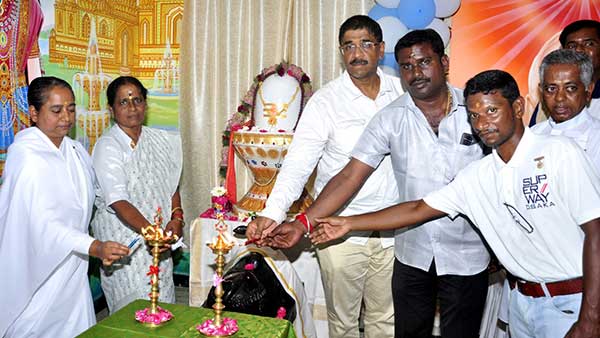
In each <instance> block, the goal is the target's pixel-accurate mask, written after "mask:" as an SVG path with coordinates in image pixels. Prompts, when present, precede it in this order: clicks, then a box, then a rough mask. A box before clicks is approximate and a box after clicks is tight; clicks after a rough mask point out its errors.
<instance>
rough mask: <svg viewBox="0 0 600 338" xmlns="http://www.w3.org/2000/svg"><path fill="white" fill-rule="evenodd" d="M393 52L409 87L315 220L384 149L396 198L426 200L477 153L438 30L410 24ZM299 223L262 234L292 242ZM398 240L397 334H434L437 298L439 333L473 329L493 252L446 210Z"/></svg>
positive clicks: (466, 333)
mask: <svg viewBox="0 0 600 338" xmlns="http://www.w3.org/2000/svg"><path fill="white" fill-rule="evenodd" d="M395 55H396V61H397V62H398V65H399V66H400V79H401V82H402V85H403V87H404V88H406V90H407V91H408V93H405V94H404V95H402V96H401V97H400V98H398V99H397V100H395V101H394V102H392V103H391V104H389V105H388V106H387V107H386V108H384V109H383V110H381V111H380V112H379V113H378V114H377V115H375V117H374V118H373V119H372V120H371V122H370V123H369V125H368V126H367V128H366V129H365V131H364V132H363V134H362V136H361V138H360V139H359V141H358V142H357V143H356V146H355V148H354V150H353V151H352V157H353V158H352V159H351V160H350V162H349V163H348V164H347V165H346V166H345V167H344V169H342V171H341V172H340V173H339V174H337V175H336V176H335V177H334V178H333V179H331V180H330V181H329V183H328V184H327V186H326V187H325V188H324V189H323V191H322V192H321V194H320V195H319V198H318V199H317V200H316V201H315V202H314V203H313V205H312V206H311V207H310V208H309V209H308V210H307V211H306V215H307V218H308V219H309V221H310V223H311V224H317V223H318V222H316V221H315V219H316V218H318V217H322V216H328V215H331V214H333V213H335V211H336V210H337V209H338V208H339V207H340V206H341V205H343V204H344V203H346V201H347V200H348V199H349V198H351V196H353V195H354V193H355V192H356V191H357V190H358V189H359V188H360V187H361V186H366V185H368V184H369V183H368V181H367V182H365V180H367V178H368V179H369V180H371V179H372V178H373V177H372V173H374V172H376V168H377V167H378V165H379V163H380V162H381V161H382V159H384V158H386V154H388V153H389V154H390V156H391V160H392V166H393V168H394V174H395V178H396V183H397V185H398V189H399V197H400V201H409V200H412V199H416V198H422V197H424V196H425V195H426V194H427V193H429V192H431V191H434V190H436V189H439V188H441V187H443V186H444V185H446V184H448V183H449V182H450V181H451V180H452V179H453V178H454V176H455V175H456V173H457V172H458V171H459V170H460V169H462V168H463V167H465V166H466V165H468V164H469V163H471V162H473V161H475V160H478V159H480V158H482V157H483V146H482V145H481V144H480V143H479V142H478V140H477V139H476V138H475V137H474V136H473V132H472V130H471V126H470V125H469V121H468V119H467V114H466V111H465V107H464V104H463V100H462V94H461V91H460V90H459V89H457V88H454V87H453V86H451V85H450V84H449V83H447V79H446V73H447V72H448V67H449V63H448V56H447V55H445V54H444V44H443V42H442V39H441V38H440V36H439V35H438V34H437V33H436V32H435V31H434V30H431V29H425V30H415V31H411V32H409V33H407V34H406V35H405V36H404V37H402V38H401V39H400V40H399V41H398V43H397V44H396V46H395ZM374 222H375V223H374V225H375V224H376V223H377V221H376V220H375V219H374ZM304 231H305V230H304V228H303V227H302V224H299V223H298V222H296V223H295V224H292V225H291V226H289V227H288V226H286V227H280V228H278V229H275V230H274V232H273V233H272V236H274V237H273V241H271V242H269V240H267V241H266V242H267V243H268V244H271V245H274V246H288V245H290V244H293V243H294V241H295V240H297V239H296V238H299V237H300V236H301V234H302V233H303V232H304ZM288 234H289V235H288ZM281 239H285V240H286V241H285V242H284V243H282V242H281ZM394 246H395V258H396V259H395V261H394V273H393V277H392V295H393V298H394V311H395V314H394V317H395V322H394V324H395V336H396V337H398V338H399V337H427V338H430V337H431V334H432V330H433V323H434V318H435V312H436V300H437V299H438V298H439V301H440V313H441V334H442V336H443V337H446V338H470V337H478V336H479V327H480V323H481V317H482V314H483V309H484V305H485V300H486V295H487V288H488V272H487V267H488V264H489V262H490V256H489V253H488V251H487V249H486V247H485V246H484V244H483V242H482V241H481V238H480V236H479V235H478V234H477V233H476V232H475V231H474V230H473V228H472V226H471V224H470V223H469V221H468V220H466V219H464V218H462V217H459V218H456V219H454V220H451V219H448V218H444V219H438V220H434V221H432V222H428V223H426V224H424V225H423V226H420V227H416V228H414V229H402V230H398V231H396V233H395V243H394Z"/></svg>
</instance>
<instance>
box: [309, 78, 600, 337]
mask: <svg viewBox="0 0 600 338" xmlns="http://www.w3.org/2000/svg"><path fill="white" fill-rule="evenodd" d="M464 96H465V100H466V103H467V110H468V114H469V119H470V121H471V125H472V126H473V129H474V130H475V132H476V133H477V134H478V135H479V137H480V138H481V140H482V141H483V142H484V143H485V144H486V145H487V146H490V147H492V148H493V153H492V154H490V155H488V156H486V157H485V158H483V159H482V160H480V161H476V162H474V163H472V164H470V165H469V166H467V167H466V168H465V169H463V170H461V171H460V172H459V173H458V175H456V177H455V179H454V180H453V181H452V182H451V183H449V184H448V185H447V186H445V187H443V188H442V189H440V190H438V191H434V192H432V193H430V194H428V195H427V196H425V198H424V199H421V200H415V201H410V202H405V203H402V204H399V205H396V206H394V207H391V208H387V209H385V210H381V211H379V212H376V213H371V214H365V215H357V216H352V217H347V218H346V217H328V218H323V219H317V221H319V222H321V223H320V226H319V227H318V228H317V230H315V231H314V232H313V234H311V239H312V240H313V243H315V244H320V243H324V242H326V241H329V240H332V239H335V238H337V237H339V236H342V235H343V234H344V233H346V232H347V231H350V230H354V231H358V230H363V231H364V230H375V229H379V230H389V229H395V228H402V227H407V226H411V225H419V224H422V223H424V222H427V221H429V220H432V219H438V218H440V217H444V216H449V217H457V216H458V215H460V214H462V215H466V216H467V217H469V219H471V220H472V221H473V223H474V224H475V225H476V226H477V228H479V230H480V231H481V233H482V234H483V236H484V237H485V239H486V240H487V243H488V244H489V245H490V247H491V249H492V250H493V251H494V253H495V254H496V256H497V257H498V259H499V260H500V263H502V265H504V267H505V268H506V269H507V270H508V271H509V272H510V273H511V274H513V275H514V276H517V281H516V282H514V283H512V284H511V288H512V290H511V295H510V305H509V324H510V326H509V328H510V333H511V337H513V338H525V337H527V338H529V337H540V338H541V337H544V338H554V337H556V338H559V337H560V338H562V337H565V336H566V337H568V338H575V337H587V338H592V337H600V311H598V309H599V308H600V260H599V259H598V257H599V256H600V218H599V217H600V180H598V176H596V173H595V170H594V168H593V166H592V164H591V163H590V162H589V159H588V157H587V156H586V155H585V153H584V152H583V150H582V149H581V148H580V147H579V146H577V144H576V143H575V142H573V141H572V140H571V139H568V138H566V137H562V136H551V135H537V134H535V133H533V132H531V131H530V130H529V128H526V127H524V126H523V122H522V120H521V118H522V116H523V110H524V99H523V98H522V97H521V96H520V94H519V88H518V86H517V83H516V81H515V80H514V78H513V77H512V76H511V75H510V74H508V73H506V72H503V71H500V70H490V71H485V72H482V73H479V74H478V75H476V76H475V77H473V78H472V79H470V80H469V81H468V82H467V85H466V88H465V90H464ZM514 212H516V213H518V217H519V218H520V219H522V221H524V222H526V223H524V222H517V220H516V219H515V218H514V217H515V214H513V213H514ZM375 221H376V223H374V222H375ZM373 224H377V226H373ZM524 225H526V226H525V227H524Z"/></svg>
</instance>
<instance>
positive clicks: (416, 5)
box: [397, 0, 435, 29]
mask: <svg viewBox="0 0 600 338" xmlns="http://www.w3.org/2000/svg"><path fill="white" fill-rule="evenodd" d="M397 12H398V15H397V17H398V18H399V19H400V20H401V21H402V23H404V24H405V25H406V27H408V28H410V29H421V28H425V27H426V26H427V25H429V23H431V20H433V18H434V16H435V2H434V1H433V0H401V1H400V4H399V5H398V9H397Z"/></svg>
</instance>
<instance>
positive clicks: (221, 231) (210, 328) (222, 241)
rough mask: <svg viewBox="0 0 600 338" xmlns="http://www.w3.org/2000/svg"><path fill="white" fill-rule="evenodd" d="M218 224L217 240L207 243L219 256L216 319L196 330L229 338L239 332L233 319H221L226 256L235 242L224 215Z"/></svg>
mask: <svg viewBox="0 0 600 338" xmlns="http://www.w3.org/2000/svg"><path fill="white" fill-rule="evenodd" d="M216 216H217V223H216V224H215V229H216V230H217V232H218V235H217V237H216V238H213V240H212V242H210V243H207V244H206V245H208V247H209V248H210V249H211V250H212V252H213V253H214V254H215V255H217V258H215V263H216V264H217V270H216V272H215V275H214V277H213V279H214V281H213V285H214V286H215V303H214V304H213V311H214V313H215V317H214V319H208V320H206V321H205V322H204V323H202V324H201V325H198V326H197V327H196V329H197V330H198V331H200V333H202V334H204V335H205V336H209V337H228V336H231V335H233V334H235V333H236V332H237V331H238V325H237V321H236V320H235V319H232V318H227V317H224V318H222V317H221V314H222V312H223V309H224V308H225V305H223V299H222V297H223V294H224V291H223V286H222V284H221V283H222V282H223V267H225V255H226V254H227V253H228V252H229V250H231V248H233V246H234V245H235V242H234V241H233V239H232V238H231V237H230V236H229V233H228V232H227V224H226V223H225V221H224V220H223V214H222V213H217V215H216Z"/></svg>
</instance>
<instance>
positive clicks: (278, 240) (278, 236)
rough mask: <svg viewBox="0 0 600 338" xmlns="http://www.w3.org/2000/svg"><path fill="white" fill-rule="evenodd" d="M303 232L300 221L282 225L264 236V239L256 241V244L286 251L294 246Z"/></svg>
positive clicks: (302, 225)
mask: <svg viewBox="0 0 600 338" xmlns="http://www.w3.org/2000/svg"><path fill="white" fill-rule="evenodd" d="M305 232H306V230H305V229H304V224H302V223H301V222H300V221H297V220H296V221H293V222H289V223H282V224H281V225H279V226H278V227H276V228H274V229H273V230H272V231H271V232H270V233H269V234H268V235H266V237H265V238H263V239H260V240H258V241H257V244H258V245H265V246H270V247H273V248H283V249H287V248H291V247H293V246H294V245H296V243H298V242H299V241H300V238H302V235H304V233H305Z"/></svg>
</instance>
